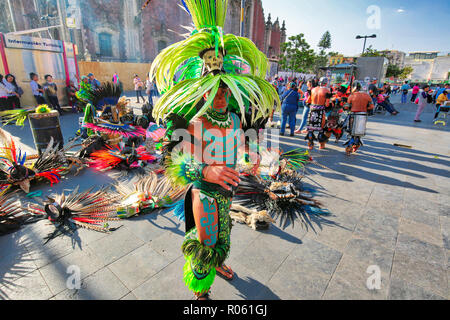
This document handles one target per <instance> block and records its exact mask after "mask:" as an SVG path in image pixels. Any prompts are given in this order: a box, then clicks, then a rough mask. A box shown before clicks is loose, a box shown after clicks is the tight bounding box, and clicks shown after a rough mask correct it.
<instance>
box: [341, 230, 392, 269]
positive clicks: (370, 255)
mask: <svg viewBox="0 0 450 320" xmlns="http://www.w3.org/2000/svg"><path fill="white" fill-rule="evenodd" d="M344 253H345V255H349V256H351V257H354V258H355V259H357V260H359V261H365V262H367V263H368V265H370V264H373V265H378V266H380V268H382V269H384V270H390V269H391V266H392V261H393V259H394V250H393V249H390V248H386V247H384V246H383V245H381V244H380V243H378V242H375V241H373V240H370V239H369V238H360V237H357V236H355V237H354V238H352V239H351V240H350V241H349V242H348V245H347V247H346V248H345V251H344Z"/></svg>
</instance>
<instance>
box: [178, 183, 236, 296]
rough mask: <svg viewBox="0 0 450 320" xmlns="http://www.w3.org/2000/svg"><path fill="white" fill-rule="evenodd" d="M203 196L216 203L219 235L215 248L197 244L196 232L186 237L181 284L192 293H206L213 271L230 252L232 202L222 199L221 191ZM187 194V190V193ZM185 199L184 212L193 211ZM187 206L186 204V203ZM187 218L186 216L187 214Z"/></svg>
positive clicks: (228, 198) (194, 230) (212, 278)
mask: <svg viewBox="0 0 450 320" xmlns="http://www.w3.org/2000/svg"><path fill="white" fill-rule="evenodd" d="M201 192H202V193H204V194H205V195H207V196H209V197H211V198H214V199H215V200H216V201H217V206H218V211H219V214H218V215H219V223H218V226H219V234H218V239H217V243H216V245H215V246H214V248H211V247H208V246H206V245H204V244H202V243H200V241H199V239H198V234H197V228H196V227H193V228H191V229H190V230H189V231H188V232H187V233H186V236H185V241H184V242H183V246H182V248H181V250H182V252H183V254H184V257H185V258H186V264H185V265H184V268H183V272H184V276H183V280H184V283H185V284H186V286H187V287H188V288H189V290H191V291H193V292H200V293H203V292H206V291H208V290H209V288H210V287H211V285H212V284H213V282H214V279H215V276H216V267H219V266H221V265H222V264H223V263H224V261H225V259H226V258H227V257H228V255H229V252H230V234H231V227H232V223H231V218H230V206H231V201H232V198H231V197H229V196H225V195H223V194H222V193H221V192H220V191H204V190H202V189H201ZM188 193H190V190H189V191H188ZM190 200H191V199H190V197H187V203H185V208H188V206H190V207H191V208H192V201H190ZM188 202H189V203H188ZM186 214H188V212H186Z"/></svg>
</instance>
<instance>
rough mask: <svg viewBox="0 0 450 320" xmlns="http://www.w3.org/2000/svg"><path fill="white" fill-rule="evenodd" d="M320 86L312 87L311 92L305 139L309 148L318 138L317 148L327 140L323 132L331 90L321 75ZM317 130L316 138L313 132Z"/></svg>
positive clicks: (311, 147) (321, 147)
mask: <svg viewBox="0 0 450 320" xmlns="http://www.w3.org/2000/svg"><path fill="white" fill-rule="evenodd" d="M319 83H320V87H316V88H314V89H312V92H311V110H310V112H309V118H308V126H307V129H308V134H307V135H306V137H305V140H308V147H309V150H312V149H313V148H314V141H315V140H318V141H319V144H320V147H319V149H325V143H326V142H327V141H328V138H327V136H326V135H325V133H324V127H325V123H326V111H325V109H326V108H328V106H329V105H330V98H331V91H330V90H329V89H328V88H327V85H328V79H327V78H325V77H322V78H321V79H320V81H319ZM316 131H317V132H318V135H317V138H316V136H315V134H314V132H316Z"/></svg>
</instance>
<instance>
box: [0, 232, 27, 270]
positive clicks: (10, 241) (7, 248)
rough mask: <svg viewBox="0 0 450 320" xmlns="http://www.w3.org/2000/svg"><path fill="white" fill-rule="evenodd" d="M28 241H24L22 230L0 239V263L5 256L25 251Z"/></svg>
mask: <svg viewBox="0 0 450 320" xmlns="http://www.w3.org/2000/svg"><path fill="white" fill-rule="evenodd" d="M28 246H30V240H29V239H26V238H25V236H24V232H23V230H19V231H16V232H14V233H10V234H7V235H4V236H1V237H0V249H1V250H0V263H1V260H3V259H4V258H6V257H7V256H11V255H14V254H16V253H22V252H23V251H26V250H27V248H28Z"/></svg>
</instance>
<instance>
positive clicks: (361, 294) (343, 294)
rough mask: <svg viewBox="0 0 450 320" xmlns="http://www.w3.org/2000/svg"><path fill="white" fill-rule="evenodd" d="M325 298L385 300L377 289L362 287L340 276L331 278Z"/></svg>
mask: <svg viewBox="0 0 450 320" xmlns="http://www.w3.org/2000/svg"><path fill="white" fill-rule="evenodd" d="M322 299H323V300H383V299H382V298H381V297H380V296H379V295H377V294H376V291H373V290H368V289H367V288H366V289H365V290H364V289H361V288H358V287H356V286H354V285H353V284H352V283H351V282H349V281H348V280H346V279H343V278H340V277H333V279H331V281H330V283H329V285H328V287H327V289H326V291H325V294H324V295H323V297H322Z"/></svg>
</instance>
